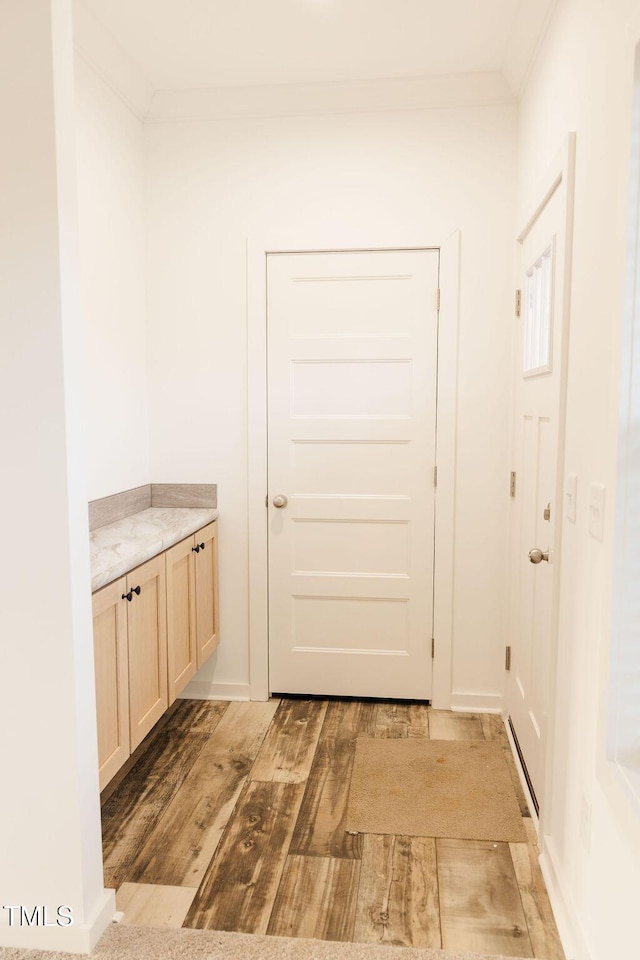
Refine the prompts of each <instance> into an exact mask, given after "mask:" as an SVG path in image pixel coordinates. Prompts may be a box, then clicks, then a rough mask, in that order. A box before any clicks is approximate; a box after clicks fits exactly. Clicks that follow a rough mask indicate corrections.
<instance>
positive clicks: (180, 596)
mask: <svg viewBox="0 0 640 960" xmlns="http://www.w3.org/2000/svg"><path fill="white" fill-rule="evenodd" d="M194 545H195V539H194V537H193V536H191V537H188V538H187V539H186V540H181V541H180V543H176V545H175V547H171V549H170V550H167V552H166V563H167V662H168V670H169V704H172V703H173V701H174V700H175V699H176V697H177V696H178V694H179V693H181V692H182V690H184V688H185V686H186V685H187V683H188V681H189V680H190V679H191V677H192V676H193V675H194V673H195V672H196V662H197V655H196V583H195V575H196V571H195V556H196V555H195V553H194Z"/></svg>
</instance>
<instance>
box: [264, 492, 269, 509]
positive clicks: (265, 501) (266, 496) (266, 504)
mask: <svg viewBox="0 0 640 960" xmlns="http://www.w3.org/2000/svg"><path fill="white" fill-rule="evenodd" d="M264 505H265V507H268V506H269V494H268V493H267V494H265V498H264Z"/></svg>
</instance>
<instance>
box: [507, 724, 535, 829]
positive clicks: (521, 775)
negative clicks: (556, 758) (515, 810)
mask: <svg viewBox="0 0 640 960" xmlns="http://www.w3.org/2000/svg"><path fill="white" fill-rule="evenodd" d="M502 720H503V723H504V728H505V730H506V732H507V740H508V741H509V746H510V747H511V753H512V755H513V762H514V763H515V765H516V770H517V771H518V779H519V780H520V786H521V787H522V791H523V793H524V798H525V800H526V801H527V806H528V808H529V813H530V815H531V820H532V822H533V825H534V827H535V828H536V834H537V835H538V836H539V835H540V833H539V831H540V820H539V819H538V814H537V813H536V805H535V803H534V802H533V797H532V796H531V790H530V789H529V784H528V783H527V778H526V777H525V774H524V768H523V766H522V761H521V760H520V754H519V753H518V748H517V747H516V742H515V740H514V739H513V734H512V733H511V727H510V726H509V724H508V722H507V718H506V717H504V716H503V718H502Z"/></svg>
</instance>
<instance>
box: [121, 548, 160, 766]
mask: <svg viewBox="0 0 640 960" xmlns="http://www.w3.org/2000/svg"><path fill="white" fill-rule="evenodd" d="M125 594H126V598H127V599H126V601H125V602H126V605H127V636H128V641H129V644H128V645H129V729H130V731H131V749H132V750H135V748H136V747H137V746H138V744H139V743H141V742H142V740H144V738H145V737H146V735H147V734H148V733H149V730H151V728H152V727H153V725H154V724H155V723H156V722H157V721H158V720H159V719H160V717H161V716H162V714H163V713H164V711H165V710H166V709H167V706H168V705H169V701H168V698H167V608H166V604H167V596H166V580H165V564H164V554H160V555H159V556H157V557H154V558H153V559H152V560H148V561H147V562H146V563H143V564H142V566H140V567H137V568H136V569H135V570H132V571H131V573H129V574H128V575H127V589H126V591H125ZM130 596H131V599H130V600H129V597H130Z"/></svg>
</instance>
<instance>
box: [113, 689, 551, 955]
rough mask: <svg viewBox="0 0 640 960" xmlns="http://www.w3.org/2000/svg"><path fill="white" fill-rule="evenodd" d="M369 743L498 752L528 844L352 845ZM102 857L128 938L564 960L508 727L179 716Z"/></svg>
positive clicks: (299, 716) (396, 840) (485, 722)
mask: <svg viewBox="0 0 640 960" xmlns="http://www.w3.org/2000/svg"><path fill="white" fill-rule="evenodd" d="M359 736H369V737H370V736H375V737H431V738H432V739H438V740H442V739H483V738H486V739H496V740H499V741H500V742H501V743H502V745H503V747H504V751H505V757H506V758H507V760H508V762H509V764H510V768H511V772H512V779H513V782H514V786H515V788H516V791H517V795H518V798H519V802H520V807H521V811H522V815H523V818H524V821H525V826H526V828H527V836H528V837H529V842H527V843H501V842H496V843H494V842H491V841H464V840H449V839H433V838H425V837H401V836H397V837H394V836H383V835H362V834H350V833H348V832H346V831H345V828H344V824H345V816H346V807H347V799H348V794H349V785H350V778H351V768H352V764H353V756H354V750H355V741H356V738H357V737H359ZM103 846H104V862H105V884H106V885H107V886H109V887H115V888H116V890H117V903H118V909H119V910H121V911H123V912H124V919H123V922H125V923H139V924H146V925H151V926H158V925H159V926H174V927H179V926H186V927H198V928H205V929H211V930H235V931H240V932H245V933H256V934H265V933H266V934H274V935H283V936H294V937H313V938H316V939H324V940H350V941H356V942H367V943H389V944H396V945H405V946H416V947H435V948H440V947H442V948H444V949H446V950H469V951H477V952H478V953H498V954H506V955H508V956H517V957H539V958H544V960H564V955H563V952H562V948H561V946H560V941H559V939H558V934H557V930H556V926H555V923H554V920H553V916H552V913H551V909H550V906H549V901H548V897H547V893H546V890H545V887H544V882H543V879H542V876H541V874H540V870H539V867H538V863H537V848H536V846H535V833H534V830H533V827H532V824H531V819H530V817H529V814H528V811H527V806H526V802H525V799H524V796H523V793H522V790H521V788H520V784H519V781H518V776H517V773H516V770H515V766H514V765H513V760H512V758H511V753H510V750H509V744H508V741H507V737H506V733H505V730H504V726H503V724H502V721H501V720H500V719H499V718H498V717H496V716H491V715H485V714H460V713H449V712H447V711H437V710H432V709H431V708H430V707H427V706H425V705H422V704H398V703H386V702H378V703H375V702H371V701H346V700H330V701H326V700H304V699H294V698H292V699H282V700H280V701H277V700H272V701H270V702H268V703H212V702H207V701H190V700H185V701H181V702H180V704H179V705H178V707H177V709H176V710H175V712H174V713H173V715H172V716H171V717H170V719H169V720H168V722H167V723H166V725H165V726H164V728H163V729H162V730H161V731H160V733H158V735H157V736H156V737H155V739H154V740H153V741H152V743H151V745H150V746H149V748H148V750H147V751H146V753H144V754H143V756H142V757H141V758H140V759H139V760H138V762H137V763H136V764H135V766H133V768H132V769H131V770H130V771H129V773H128V774H127V775H126V777H125V778H124V779H123V781H122V782H121V783H120V785H119V786H118V787H117V789H116V790H115V792H114V793H113V794H112V795H111V797H110V798H109V799H108V800H107V801H106V802H105V804H104V806H103Z"/></svg>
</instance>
